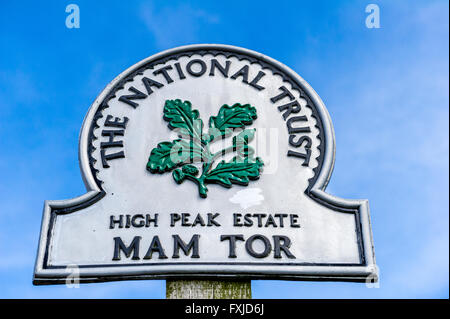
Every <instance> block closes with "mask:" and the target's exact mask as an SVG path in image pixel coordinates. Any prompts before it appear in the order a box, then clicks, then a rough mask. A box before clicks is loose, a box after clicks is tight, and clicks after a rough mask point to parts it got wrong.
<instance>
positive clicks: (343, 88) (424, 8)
mask: <svg viewBox="0 0 450 319" xmlns="http://www.w3.org/2000/svg"><path fill="white" fill-rule="evenodd" d="M70 3H75V4H77V5H78V6H79V8H80V14H81V19H80V28H79V29H68V28H66V26H65V19H66V16H67V13H65V7H66V6H67V5H68V4H70ZM370 3H375V4H377V5H378V6H379V7H380V20H381V28H379V29H368V28H366V26H365V19H366V16H367V13H365V7H366V6H367V5H368V4H370ZM448 6H449V4H448V2H447V1H400V0H397V1H375V0H370V1H342V2H339V1H281V0H279V1H275V2H274V1H258V2H257V4H256V2H253V1H252V2H250V1H247V2H246V1H242V0H240V1H220V2H219V1H189V2H181V1H126V2H124V1H111V0H110V1H81V0H80V1H78V0H73V1H72V2H70V1H61V0H60V1H45V2H35V1H8V2H7V1H2V2H1V4H0V136H1V138H0V150H1V151H0V171H1V172H2V177H1V182H0V250H1V257H0V297H1V298H52V297H53V298H54V297H57V298H164V296H165V295H164V294H165V282H164V281H128V282H116V283H101V284H86V285H81V286H80V288H78V289H69V288H66V287H65V286H44V287H34V286H32V284H31V280H32V273H33V267H34V260H35V255H36V249H37V244H38V236H39V230H40V224H41V216H42V208H43V202H44V200H46V199H67V198H73V197H76V196H78V195H81V194H83V193H84V192H85V188H84V184H83V182H82V179H81V175H80V171H79V167H78V156H77V151H78V134H79V130H80V128H81V124H82V121H83V118H84V115H85V113H86V112H87V110H88V108H89V106H90V105H91V103H92V102H93V101H94V99H95V98H96V96H97V94H99V93H100V92H101V90H102V89H103V88H104V87H105V86H106V85H107V84H108V83H109V82H110V81H111V80H112V79H113V78H114V77H115V76H117V75H118V74H119V73H120V72H122V71H123V70H125V69H126V68H127V67H129V66H131V65H133V64H135V63H136V62H138V61H140V60H142V59H144V58H146V57H148V56H150V55H153V54H155V53H157V52H159V51H161V50H164V49H169V48H172V47H176V46H180V45H185V44H193V43H223V44H231V45H237V46H241V47H245V48H248V49H252V50H256V51H259V52H261V53H264V54H266V55H268V56H270V57H272V58H275V59H277V60H279V61H281V62H282V63H284V64H286V65H288V66H289V67H291V68H292V69H294V70H295V71H296V72H297V73H299V74H300V75H301V76H302V77H303V78H304V79H305V80H306V81H308V82H309V83H310V84H311V86H312V87H313V88H314V89H315V90H316V91H317V92H318V94H319V95H320V96H321V98H322V99H323V101H324V102H325V105H326V106H327V108H328V110H329V112H330V115H331V118H332V121H333V124H334V129H335V134H336V165H335V170H334V173H333V176H332V178H331V182H330V184H329V187H328V189H327V190H328V191H329V192H330V193H332V194H334V195H338V196H340V197H344V198H368V199H369V201H370V209H371V219H372V226H373V234H374V241H375V253H376V258H377V263H378V265H379V267H380V287H379V288H377V289H375V288H372V289H369V288H366V286H365V285H364V284H358V283H332V282H316V283H314V282H288V281H253V283H252V286H253V296H254V298H430V297H431V298H448V297H449V195H448V191H449V179H448V178H449V177H448V176H449V171H448V170H449V133H448V129H449V107H448V105H449V89H448V85H449V83H448V82H449V64H448V63H449V62H448V59H449V42H448V41H449V40H448V36H449V34H448V33H449V31H448V30H449V16H448V10H449V8H448Z"/></svg>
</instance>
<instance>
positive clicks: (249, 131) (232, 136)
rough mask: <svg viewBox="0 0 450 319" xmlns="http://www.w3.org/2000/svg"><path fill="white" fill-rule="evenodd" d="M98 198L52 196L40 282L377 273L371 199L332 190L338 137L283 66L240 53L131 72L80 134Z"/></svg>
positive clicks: (159, 57)
mask: <svg viewBox="0 0 450 319" xmlns="http://www.w3.org/2000/svg"><path fill="white" fill-rule="evenodd" d="M79 161H80V166H81V172H82V175H83V179H84V182H85V184H86V188H87V193H86V194H85V195H83V196H81V197H78V198H74V199H70V200H62V201H46V202H45V205H44V214H43V221H42V229H41V235H40V243H39V250H38V256H37V262H36V268H35V274H34V283H35V284H49V283H64V282H65V279H66V277H67V269H68V267H77V269H78V270H79V276H80V281H81V282H95V281H108V280H124V279H152V278H159V279H161V278H177V277H178V278H181V277H183V278H199V277H202V278H208V277H215V278H217V277H219V278H220V277H227V278H229V277H240V278H255V279H256V278H259V279H264V278H272V279H273V278H275V279H305V280H348V281H363V280H365V279H366V278H367V277H368V276H372V277H376V266H375V257H374V250H373V243H372V235H371V228H370V220H369V207H368V201H367V200H345V199H341V198H337V197H334V196H332V195H329V194H327V193H325V187H326V185H327V183H328V181H329V179H330V175H331V172H332V169H333V163H334V133H333V127H332V124H331V120H330V117H329V115H328V112H327V110H326V108H325V106H324V104H323V102H322V101H321V99H320V98H319V96H318V95H317V94H316V92H314V90H313V89H312V88H311V87H310V86H309V85H308V84H307V83H306V82H305V81H304V80H303V79H302V78H301V77H300V76H298V75H297V74H296V73H295V72H293V71H292V70H291V69H289V68H288V67H286V66H284V65H283V64H281V63H279V62H277V61H275V60H273V59H271V58H269V57H267V56H264V55H262V54H260V53H256V52H253V51H250V50H246V49H242V48H237V47H233V46H227V45H191V46H184V47H180V48H175V49H172V50H168V51H165V52H162V53H159V54H156V55H154V56H152V57H150V58H148V59H145V60H143V61H141V62H139V63H137V64H136V65H134V66H132V67H131V68H129V69H127V70H126V71H124V72H123V73H122V74H120V75H119V76H118V77H117V78H116V79H114V80H113V81H112V82H111V83H110V84H109V85H108V86H107V87H106V88H105V89H104V90H103V92H102V93H101V94H100V95H99V96H98V97H97V99H96V100H95V102H94V103H93V104H92V106H91V108H90V109H89V111H88V113H87V115H86V118H85V120H84V123H83V127H82V129H81V135H80V142H79Z"/></svg>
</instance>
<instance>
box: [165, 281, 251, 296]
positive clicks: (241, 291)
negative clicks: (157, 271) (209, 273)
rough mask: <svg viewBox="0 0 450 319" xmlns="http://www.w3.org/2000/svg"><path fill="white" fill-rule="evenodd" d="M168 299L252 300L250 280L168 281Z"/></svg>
mask: <svg viewBox="0 0 450 319" xmlns="http://www.w3.org/2000/svg"><path fill="white" fill-rule="evenodd" d="M166 298H167V299H251V298H252V286H251V281H250V280H241V281H236V280H235V281H225V280H166Z"/></svg>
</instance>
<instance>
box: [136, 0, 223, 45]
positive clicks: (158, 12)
mask: <svg viewBox="0 0 450 319" xmlns="http://www.w3.org/2000/svg"><path fill="white" fill-rule="evenodd" d="M139 16H140V18H141V19H142V21H143V23H144V24H145V26H146V27H147V29H148V31H150V32H151V34H152V35H153V37H154V40H155V44H156V45H157V47H158V48H160V49H167V48H169V47H171V46H174V45H178V44H180V43H185V44H190V43H193V42H197V41H198V37H199V33H200V31H201V29H202V28H207V27H208V25H212V24H217V23H219V22H220V18H219V16H218V15H216V14H212V13H209V12H207V11H205V10H203V9H197V8H194V7H192V6H191V5H189V4H188V3H184V4H180V5H178V6H172V7H170V6H169V7H158V8H155V7H154V6H153V5H152V4H151V3H148V2H146V3H145V4H142V5H141V6H140V8H139Z"/></svg>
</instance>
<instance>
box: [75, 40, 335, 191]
mask: <svg viewBox="0 0 450 319" xmlns="http://www.w3.org/2000/svg"><path fill="white" fill-rule="evenodd" d="M178 100H179V101H180V103H181V104H180V105H179V106H177V105H175V104H176V103H177V102H175V101H178ZM169 101H172V102H169ZM185 102H186V103H189V104H190V106H189V107H187V106H186V105H187V104H186V105H185V104H183V103H185ZM168 103H169V104H170V103H172V104H173V105H172V108H176V107H181V108H183V107H187V108H188V109H189V110H190V111H192V112H194V113H195V114H191V118H190V119H189V118H188V121H194V122H195V121H198V122H199V124H200V125H202V128H201V129H200V131H199V132H200V133H199V134H200V135H205V136H203V137H204V138H203V139H202V136H200V137H198V136H195V134H194V135H193V136H190V138H198V139H199V143H200V144H202V143H203V144H205V141H206V140H208V139H209V137H207V136H206V135H208V134H210V135H211V134H212V135H214V133H215V132H213V130H214V129H216V130H217V128H216V126H217V125H216V126H214V125H215V124H211V121H212V120H211V118H212V117H213V118H216V117H217V116H221V115H224V114H225V113H227V112H226V109H224V108H222V107H223V106H225V105H227V106H229V110H228V111H229V112H231V113H236V114H238V113H240V112H241V111H242V112H245V111H248V110H250V108H251V109H252V110H253V109H254V111H255V112H254V113H255V114H254V117H255V118H254V119H253V118H251V119H250V118H249V119H250V122H245V121H246V120H249V119H245V118H242V119H241V122H239V119H237V121H238V122H237V123H234V124H231V126H230V127H227V128H226V129H229V130H232V131H233V132H234V133H230V134H231V135H232V134H235V135H236V134H239V133H242V134H241V135H245V134H246V132H250V129H252V130H255V132H254V134H253V135H252V136H251V139H254V141H251V142H249V144H248V145H249V147H251V150H250V152H253V153H254V154H250V157H251V160H252V159H253V160H254V161H255V162H256V159H259V160H261V163H262V164H261V165H260V167H259V169H258V171H259V174H253V175H252V174H250V173H248V174H250V175H249V176H237V177H236V180H233V179H231V180H229V179H226V178H225V180H224V179H223V178H222V179H221V177H220V176H219V177H217V176H214V177H213V178H214V179H213V178H209V181H210V182H212V183H215V184H221V183H225V184H227V185H225V186H226V187H228V186H230V185H228V184H230V183H231V184H241V185H244V184H248V183H247V179H249V180H251V179H252V177H254V178H255V179H256V178H257V179H259V181H258V182H259V183H264V182H265V181H266V182H267V185H280V182H284V183H286V184H290V185H291V186H293V187H292V188H293V189H295V190H297V191H299V192H300V191H303V192H306V193H308V194H309V192H310V191H311V190H312V189H313V188H316V189H322V190H323V189H324V188H325V187H326V184H327V182H328V180H329V177H330V175H331V171H332V167H333V163H334V133H333V128H332V124H331V121H330V117H329V115H328V112H327V110H326V108H325V106H324V104H323V102H322V101H321V99H320V98H319V96H318V95H317V94H316V92H315V91H314V90H313V89H312V88H311V87H310V86H309V85H308V83H306V81H304V80H303V79H302V78H301V77H300V76H299V75H297V74H296V73H295V72H294V71H292V70H291V69H290V68H288V67H287V66H285V65H283V64H281V63H280V62H277V61H275V60H273V59H271V58H269V57H267V56H265V55H262V54H260V53H257V52H254V51H250V50H247V49H243V48H238V47H234V46H228V45H216V44H205V45H189V46H184V47H179V48H175V49H171V50H167V51H164V52H161V53H159V54H156V55H154V56H151V57H149V58H147V59H145V60H143V61H141V62H139V63H137V64H135V65H134V66H132V67H131V68H129V69H127V70H126V71H124V72H123V73H122V74H120V75H119V76H118V77H117V78H115V79H114V80H113V81H112V82H111V83H110V84H109V85H108V86H107V87H106V88H105V89H104V90H103V92H102V93H101V94H100V95H99V96H98V98H97V99H96V100H95V102H94V103H93V105H92V106H91V108H90V110H89V112H88V114H87V116H86V118H85V121H84V124H83V128H82V133H81V136H80V153H79V154H80V163H81V168H82V172H83V177H84V180H85V183H86V186H87V188H88V189H89V190H101V191H106V192H108V191H111V192H113V191H114V190H116V191H117V192H120V191H121V190H124V189H127V190H130V189H133V190H134V191H136V192H139V191H141V190H142V189H143V188H145V189H146V191H149V188H150V189H151V188H152V185H153V186H154V187H153V188H154V191H155V192H156V193H158V191H159V190H161V187H160V186H161V185H160V183H159V182H158V183H156V184H155V183H152V182H153V181H155V180H159V179H161V177H160V176H158V175H161V174H162V173H163V172H166V171H167V172H170V173H172V174H175V175H176V174H178V173H173V171H174V170H176V169H177V168H178V170H177V172H180V174H178V175H180V176H182V177H183V178H182V179H183V180H184V179H185V178H186V177H189V175H188V176H185V175H186V174H185V173H184V172H183V171H182V167H181V166H185V164H188V165H189V164H191V165H189V166H188V167H186V168H185V169H184V170H185V171H186V170H189V169H191V170H194V171H201V170H202V168H201V164H203V163H206V164H208V159H207V157H208V156H205V155H208V154H202V155H201V157H203V158H198V157H195V156H194V155H195V154H189V156H188V157H189V159H184V161H183V159H181V160H178V161H181V163H177V160H175V163H172V164H173V165H172V166H173V167H170V165H169V166H167V165H166V166H164V165H165V164H167V163H164V155H167V154H161V156H160V158H159V160H160V161H162V162H160V163H157V160H156V159H155V158H156V157H157V156H156V154H154V155H155V156H153V159H154V160H153V162H154V163H150V164H149V158H150V157H151V156H150V155H151V152H152V150H153V149H154V150H155V151H154V153H157V152H160V153H161V152H163V153H164V150H165V149H168V148H172V147H173V146H175V147H177V146H180V145H181V144H180V143H178V145H177V143H176V142H173V141H175V140H177V134H178V136H181V135H180V134H179V133H180V132H177V130H178V131H179V130H183V127H182V125H181V126H178V127H172V126H171V121H170V120H169V121H167V116H166V114H165V112H166V111H167V109H168V108H170V107H169V106H168ZM183 105H185V106H183ZM233 105H240V106H241V107H234V108H233ZM245 105H249V107H247V108H246V107H244V106H245ZM221 108H222V109H221ZM189 110H188V112H189ZM196 113H198V116H196ZM231 113H230V114H231ZM227 114H228V113H227ZM249 116H250V117H251V115H248V114H247V117H249ZM177 120H180V119H177V118H175V119H172V122H174V121H175V122H176V121H177ZM181 121H182V119H181ZM241 130H243V131H244V132H240V131H241ZM181 133H183V132H181ZM216 135H217V136H214V137H213V138H212V139H213V141H212V142H211V143H209V144H210V145H208V148H210V150H208V151H209V152H210V154H212V153H213V152H212V150H213V149H215V148H217V147H218V146H217V145H218V144H224V143H225V144H224V145H222V146H223V147H225V149H226V146H227V145H226V142H225V139H226V137H227V136H228V135H229V134H225V133H224V132H220V130H219V132H218V134H216ZM184 137H186V136H184ZM247 138H248V137H247ZM270 141H272V145H271V144H270ZM163 142H167V143H171V144H167V145H166V146H165V147H164V146H162V147H159V148H158V147H157V146H158V145H159V143H163ZM185 146H186V145H185ZM191 146H192V147H191ZM193 146H195V143H191V145H190V146H189V147H188V148H190V149H191V151H195V147H193ZM219 148H220V147H219ZM235 148H239V145H238V146H236V145H235ZM216 151H217V150H216ZM237 151H238V152H239V150H237ZM230 153H231V154H225V156H224V157H223V159H224V160H225V161H226V162H228V163H229V162H230V157H231V159H232V158H233V152H230ZM234 153H235V152H234ZM241 153H242V152H241ZM247 155H249V154H247ZM251 155H254V156H251ZM217 157H218V158H217V160H218V161H217V163H220V160H222V158H220V156H217ZM119 159H123V160H119ZM168 161H170V159H169V160H168ZM188 162H191V163H188ZM198 163H200V166H199V165H197V164H198ZM147 164H148V165H149V167H147V173H149V174H150V175H149V174H147V175H149V176H146V174H142V173H143V172H144V171H145V169H146V166H147ZM152 165H153V166H152ZM158 165H160V166H159V167H158ZM214 165H216V163H211V165H210V167H209V169H212V168H214ZM255 165H256V166H258V164H257V163H256V164H255ZM255 165H254V166H255ZM150 166H152V167H153V169H152V168H151V167H150ZM163 166H164V167H163ZM194 167H195V168H194ZM216 167H217V166H216ZM149 168H150V169H149ZM180 169H181V171H180ZM253 169H257V168H256V167H253ZM283 172H284V175H285V176H283ZM152 173H153V176H152V175H151V174H152ZM155 173H159V174H155ZM248 174H247V175H248ZM121 175H126V178H125V176H121ZM190 175H192V174H190ZM198 175H199V176H200V175H201V174H200V173H198ZM244 175H245V173H244ZM256 175H257V176H256ZM164 178H167V177H164ZM180 178H181V177H180ZM193 178H196V177H192V179H193ZM197 178H198V177H197ZM206 179H208V177H206ZM194 183H197V181H194ZM158 184H159V185H158ZM202 187H203V186H202ZM204 187H206V189H208V187H207V185H205V186H204ZM163 191H164V190H163ZM152 193H153V191H152ZM175 193H176V192H175ZM153 194H154V193H153ZM207 194H211V192H208V193H207ZM200 195H201V197H205V195H206V191H204V190H203V191H201V194H200Z"/></svg>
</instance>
